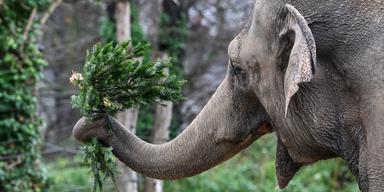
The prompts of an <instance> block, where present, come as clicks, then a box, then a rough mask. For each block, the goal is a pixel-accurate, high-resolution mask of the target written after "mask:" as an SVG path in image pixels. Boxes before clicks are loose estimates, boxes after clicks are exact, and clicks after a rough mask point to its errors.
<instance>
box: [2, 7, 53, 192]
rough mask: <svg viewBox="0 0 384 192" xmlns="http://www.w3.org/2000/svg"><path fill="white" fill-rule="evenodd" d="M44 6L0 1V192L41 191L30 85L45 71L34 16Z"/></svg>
mask: <svg viewBox="0 0 384 192" xmlns="http://www.w3.org/2000/svg"><path fill="white" fill-rule="evenodd" d="M49 4H50V0H28V1H19V0H6V1H5V2H3V1H0V42H1V44H0V77H1V78H0V101H1V102H0V158H1V159H0V191H15V192H21V191H23V192H28V191H42V190H43V189H44V188H45V184H46V175H45V172H44V170H43V168H42V166H41V161H40V158H41V157H40V146H41V139H40V135H39V126H40V125H41V123H42V122H41V120H40V119H39V118H38V116H37V111H36V95H35V85H36V81H37V80H38V79H39V78H40V77H41V70H42V67H43V66H45V65H46V62H45V61H44V60H43V58H42V55H41V54H40V52H39V49H38V45H37V43H36V41H37V40H36V39H37V37H38V35H39V34H40V22H39V21H38V19H37V12H39V11H41V10H43V9H45V8H46V7H47V5H49Z"/></svg>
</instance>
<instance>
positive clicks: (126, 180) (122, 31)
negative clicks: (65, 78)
mask: <svg viewBox="0 0 384 192" xmlns="http://www.w3.org/2000/svg"><path fill="white" fill-rule="evenodd" d="M115 18H116V36H117V41H118V42H119V43H122V42H124V41H128V40H131V10H130V4H129V1H128V0H118V1H117V2H116V13H115ZM117 118H118V119H119V120H120V121H121V122H122V123H123V124H124V125H125V126H126V127H127V128H128V129H129V130H130V131H131V132H132V133H135V131H136V123H137V118H138V109H130V110H127V111H125V112H122V113H120V114H118V115H117ZM118 166H119V169H120V172H121V174H120V175H119V177H118V178H117V185H118V189H119V192H137V191H138V186H137V174H136V173H135V172H134V171H132V170H131V169H130V168H128V167H127V166H126V165H124V164H123V163H122V162H120V161H119V162H118Z"/></svg>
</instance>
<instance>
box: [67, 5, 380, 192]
mask: <svg viewBox="0 0 384 192" xmlns="http://www.w3.org/2000/svg"><path fill="white" fill-rule="evenodd" d="M228 54H229V64H228V70H227V74H226V77H225V79H224V81H223V82H222V83H221V85H220V86H219V88H218V89H217V90H216V92H215V93H214V95H213V96H212V98H211V99H210V101H209V102H208V103H207V104H206V106H205V107H204V109H203V110H202V111H201V112H200V114H199V115H198V116H197V117H196V119H195V120H194V121H193V122H192V123H191V124H190V125H189V126H188V127H187V128H186V129H185V130H184V131H183V132H182V133H181V134H180V135H179V136H178V137H176V138H175V139H174V140H172V141H170V142H168V143H165V144H161V145H153V144H149V143H146V142H144V141H142V140H140V139H139V138H138V137H136V136H135V135H133V134H132V133H130V132H129V131H127V129H126V128H125V127H124V126H123V125H121V124H120V123H119V122H118V121H117V120H115V119H113V118H111V117H108V118H110V119H111V120H112V124H113V126H112V132H111V133H108V132H107V131H106V129H105V128H104V127H105V126H106V120H105V119H106V118H101V119H99V120H96V121H89V120H87V119H85V118H82V119H80V120H79V122H78V123H77V124H76V125H75V128H74V131H73V132H74V136H75V137H76V139H78V140H80V141H83V142H85V141H88V140H89V139H90V138H91V137H97V138H98V139H99V140H100V141H101V142H102V143H104V144H105V145H107V146H112V147H113V152H114V153H115V155H116V156H117V157H118V158H119V159H120V160H121V161H123V162H124V163H125V164H126V165H127V166H129V167H131V168H132V169H134V170H135V171H137V172H139V173H142V174H143V175H145V176H148V177H153V178H159V179H178V178H183V177H188V176H192V175H195V174H198V173H201V172H203V171H205V170H207V169H209V168H211V167H213V166H215V165H217V164H219V163H221V162H223V161H225V160H227V159H228V158H230V157H232V156H233V155H235V154H236V153H238V152H239V151H241V150H242V149H244V148H245V147H247V146H248V145H250V144H251V143H252V142H253V141H255V140H256V139H257V138H259V137H261V136H263V135H264V134H267V133H270V132H275V133H276V137H277V140H278V142H277V143H278V144H277V150H276V158H277V159H276V175H277V180H278V183H279V186H280V187H281V188H284V187H285V186H287V184H288V182H289V181H290V180H291V179H292V177H293V176H294V175H295V173H296V172H297V171H298V170H299V169H300V168H301V167H302V166H303V165H308V164H312V163H315V162H316V161H319V160H323V159H330V158H335V157H341V158H342V159H344V160H345V161H346V162H347V164H348V166H349V169H350V170H351V172H352V173H353V174H354V175H355V176H356V178H357V182H358V184H359V188H360V190H362V191H372V192H376V191H384V1H381V0H364V1H363V0H338V1H332V0H256V2H255V4H254V9H253V13H252V15H251V18H250V19H249V21H248V22H247V24H246V25H245V27H244V28H243V29H242V31H241V32H240V33H239V34H238V35H237V36H236V37H235V38H234V40H233V41H232V42H231V43H230V45H229V48H228Z"/></svg>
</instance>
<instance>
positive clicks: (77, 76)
mask: <svg viewBox="0 0 384 192" xmlns="http://www.w3.org/2000/svg"><path fill="white" fill-rule="evenodd" d="M83 80H84V78H83V75H82V74H81V73H77V72H72V76H71V77H70V78H69V81H70V82H71V83H72V84H73V85H75V86H79V85H80V83H81V82H82V81H83Z"/></svg>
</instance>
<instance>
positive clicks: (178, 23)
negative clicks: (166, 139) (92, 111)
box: [0, 0, 358, 192]
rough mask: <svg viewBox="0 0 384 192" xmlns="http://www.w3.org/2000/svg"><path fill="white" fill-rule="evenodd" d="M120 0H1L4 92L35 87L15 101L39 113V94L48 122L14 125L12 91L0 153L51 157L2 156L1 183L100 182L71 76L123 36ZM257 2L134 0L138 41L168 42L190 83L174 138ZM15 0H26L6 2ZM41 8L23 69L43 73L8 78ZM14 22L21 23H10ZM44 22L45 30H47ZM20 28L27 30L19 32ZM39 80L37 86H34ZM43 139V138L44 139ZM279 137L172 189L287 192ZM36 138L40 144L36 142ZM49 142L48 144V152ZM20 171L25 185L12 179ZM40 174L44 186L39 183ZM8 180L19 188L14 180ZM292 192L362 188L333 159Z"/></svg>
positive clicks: (76, 185) (216, 77)
mask: <svg viewBox="0 0 384 192" xmlns="http://www.w3.org/2000/svg"><path fill="white" fill-rule="evenodd" d="M114 2H115V1H114V0H105V1H104V0H103V1H94V0H62V1H61V0H52V1H49V0H27V1H16V0H0V16H1V17H0V18H1V20H0V22H1V25H0V29H1V30H0V40H1V42H4V43H3V44H2V45H0V56H1V57H0V62H1V64H0V73H1V76H0V86H3V85H4V86H8V88H7V89H5V88H6V87H0V88H1V92H0V93H2V94H3V95H0V98H1V99H4V98H3V97H4V95H5V94H4V93H11V92H12V95H13V94H20V95H23V96H26V95H28V98H27V100H25V102H24V100H23V99H21V100H20V99H19V100H20V101H19V100H18V101H14V102H13V103H18V104H19V105H20V106H24V104H25V106H27V107H26V108H25V109H27V111H26V112H25V113H26V114H28V115H30V116H31V117H32V116H33V118H35V116H34V115H33V114H36V113H34V111H35V110H36V105H35V103H34V102H35V101H36V100H37V109H38V115H36V117H37V116H38V117H39V118H41V119H42V120H43V121H42V125H41V121H34V122H33V123H31V124H27V123H24V124H22V125H20V127H19V128H20V129H21V128H22V130H23V131H20V132H17V131H14V128H15V125H18V124H12V121H18V119H17V116H11V115H10V114H11V113H4V111H3V110H4V109H9V108H10V106H12V105H9V106H6V105H5V104H6V103H5V102H3V101H5V100H2V101H1V103H0V128H1V129H0V138H1V140H0V143H1V144H0V156H1V157H4V156H6V155H9V154H19V153H23V154H26V155H25V156H27V157H28V156H29V154H31V155H30V156H29V157H30V158H27V159H28V162H40V161H39V160H37V161H35V159H40V158H39V156H40V154H42V156H43V160H42V164H44V166H42V167H41V166H40V165H41V163H37V164H34V163H24V164H25V165H30V166H32V168H31V167H29V168H28V166H27V168H25V169H24V168H22V169H19V170H21V171H15V170H18V169H13V170H12V171H9V169H6V168H4V166H5V165H6V163H7V161H6V160H4V159H1V160H0V184H1V185H0V191H1V192H2V191H16V192H18V191H28V190H26V188H30V190H29V191H52V192H61V191H63V192H66V191H68V192H80V191H84V192H85V191H91V190H92V182H93V180H92V176H91V173H90V172H89V169H88V168H86V167H83V164H84V162H83V154H81V152H80V151H79V144H78V143H77V142H75V141H74V139H73V138H72V137H71V131H72V127H73V125H74V124H75V122H76V121H77V120H78V119H79V118H80V114H79V112H78V111H76V110H73V109H72V108H71V105H70V96H71V95H73V94H75V93H76V92H77V90H74V89H73V87H72V86H71V85H70V83H69V81H68V78H69V77H70V75H71V73H72V70H77V71H79V69H81V68H82V66H83V64H84V58H85V50H87V49H89V48H90V47H92V45H93V44H95V43H97V42H109V41H114V40H115V33H116V28H115V23H114V22H115V18H114V10H113V7H114V5H113V3H114ZM252 3H253V0H226V1H221V0H200V1H196V0H183V1H174V0H162V1H160V0H156V1H155V0H153V1H148V0H132V1H131V20H132V21H131V31H132V40H133V44H136V43H138V42H147V43H151V44H152V51H148V52H147V53H146V54H145V57H144V61H149V60H151V59H152V58H153V55H156V51H153V50H161V51H165V52H167V53H168V55H169V56H171V57H172V58H173V59H174V61H175V63H176V65H175V66H176V67H174V68H172V69H171V70H173V71H175V72H176V73H178V74H179V75H180V76H182V77H183V78H185V79H186V80H187V82H188V83H187V85H186V86H185V87H184V96H185V97H186V100H185V101H183V102H181V103H176V104H175V107H174V109H173V118H172V124H171V127H170V130H171V131H170V137H171V138H174V137H175V136H176V135H177V134H178V133H180V132H181V131H182V130H183V128H185V127H186V125H188V124H189V123H190V122H191V120H192V119H193V118H194V117H195V116H196V115H197V114H198V113H199V111H200V110H201V109H202V107H203V106H204V104H205V103H206V102H207V101H208V99H209V98H210V96H211V95H212V93H213V92H214V90H215V89H216V87H217V86H218V85H219V83H220V82H221V80H222V79H223V78H224V75H225V72H226V66H227V46H228V43H229V42H230V41H231V39H232V38H233V37H234V36H235V35H236V34H237V33H238V31H239V30H240V29H241V27H242V25H243V23H244V22H245V21H246V20H247V18H248V16H249V13H250V10H251V8H252ZM54 4H56V5H57V7H54V8H55V9H54V10H52V13H51V12H50V11H49V10H50V8H51V7H52V5H54ZM5 5H11V6H12V7H13V6H18V8H12V9H8V10H5ZM19 5H20V6H19ZM159 6H160V7H159ZM36 7H37V8H38V9H37V16H36V20H33V21H34V25H33V26H32V27H31V31H30V32H29V33H28V39H29V41H28V42H30V43H28V44H26V45H25V46H24V47H23V49H24V50H27V54H29V53H31V55H30V56H29V55H27V56H28V57H30V58H31V61H32V64H31V65H28V66H29V67H28V68H25V69H28V70H24V71H23V72H25V73H24V75H27V76H28V77H32V79H33V81H28V82H25V80H26V79H29V78H23V76H22V75H20V74H19V73H20V71H17V70H18V69H17V68H16V70H15V71H13V72H15V73H17V74H18V75H13V74H8V75H7V77H9V79H11V80H10V81H8V80H7V78H4V77H6V76H4V75H5V73H9V71H7V70H8V69H9V68H11V67H10V64H13V63H15V64H16V65H17V64H18V63H19V62H20V61H19V60H15V62H9V61H6V62H5V59H7V58H8V59H9V58H14V55H15V53H17V52H12V50H17V51H19V50H20V49H19V48H20V47H21V45H22V44H23V42H24V40H25V39H23V36H24V34H23V32H24V29H25V27H26V25H27V22H28V20H29V17H30V16H31V13H32V11H33V9H34V8H36ZM161 9H164V10H167V12H165V11H161ZM158 10H160V11H158ZM46 13H48V15H49V19H48V20H47V22H46V24H45V25H42V26H39V23H41V22H40V20H39V19H37V18H42V17H44V16H45V15H46ZM9 15H10V16H9ZM5 22H9V23H13V24H10V25H8V24H7V25H5ZM35 29H36V30H35ZM39 29H42V31H41V32H39ZM15 31H16V32H17V33H16V34H17V35H14V34H11V33H13V32H15ZM39 34H40V35H39ZM10 50H11V51H10ZM38 50H40V51H42V55H43V57H44V59H45V61H46V62H45V61H44V60H42V58H41V56H40V55H41V54H40V53H39V51H38ZM5 52H11V53H12V54H11V57H4V54H5ZM45 63H48V65H46V64H45ZM43 65H46V66H45V68H44V69H43V74H44V77H43V79H42V80H41V81H40V82H36V83H37V85H36V86H29V85H34V83H35V80H36V79H38V78H39V77H40V76H41V75H40V73H39V72H40V69H41V67H42V66H43ZM4 69H6V70H4ZM29 72H30V74H29V75H28V73H29ZM19 77H20V78H19ZM13 78H19V79H20V82H19V83H20V86H14V85H18V84H12V83H14V82H13V81H14V80H13ZM27 85H28V86H29V87H28V86H27ZM12 86H14V87H12ZM15 88H19V92H13V91H12V90H13V89H15ZM35 88H36V93H35V92H33V91H34V90H35ZM3 90H7V91H3ZM23 90H25V91H23ZM9 95H10V94H9ZM7 96H8V94H7ZM35 96H36V99H34V97H35ZM11 97H14V96H10V98H11ZM15 98H16V97H15ZM18 98H19V97H18ZM21 98H26V97H21ZM11 99H12V98H11ZM12 101H13V100H12ZM4 106H5V107H4ZM23 113H24V112H23ZM154 113H155V107H152V106H149V107H142V108H141V109H140V114H139V121H138V125H137V135H138V136H139V137H141V138H143V139H144V140H147V141H150V140H151V134H152V127H153V124H154ZM38 127H40V129H39V130H38ZM23 132H27V133H28V134H30V135H29V136H31V138H32V139H26V140H24V139H23V138H22V139H21V141H22V142H20V143H17V145H19V146H20V147H19V148H17V150H16V148H13V147H12V146H14V145H8V144H5V143H6V142H8V141H7V140H6V139H3V138H5V137H7V138H10V137H14V138H21V137H19V136H17V135H15V134H20V133H23ZM40 138H42V140H43V142H40V141H41V139H40ZM24 141H25V142H26V143H24ZM275 142H276V141H275V136H274V135H273V134H271V135H269V136H266V137H263V138H262V139H260V140H258V141H257V142H255V143H254V144H253V145H251V146H250V147H249V148H248V149H247V150H244V151H242V152H241V153H239V154H238V155H237V156H235V157H234V158H232V159H230V160H229V161H227V162H225V163H223V164H221V165H219V166H217V167H216V168H214V169H212V170H209V171H207V172H205V173H203V174H200V175H198V176H195V177H191V178H187V179H183V180H178V181H166V182H165V184H164V191H166V192H168V191H169V192H179V191H187V192H201V191H208V192H226V191H228V192H229V191H231V192H232V191H235V192H236V191H239V192H247V191H261V192H264V191H265V192H270V191H281V190H279V189H278V187H277V184H276V179H275V170H274V160H275V146H276V143H275ZM31 143H33V144H34V145H29V144H31ZM15 146H16V145H15ZM39 146H42V147H41V148H42V150H41V153H40V150H39ZM36 147H38V148H36ZM12 150H13V151H12ZM44 170H45V171H44ZM11 177H12V181H13V182H14V183H17V185H12V183H10V182H8V181H9V180H10V178H11ZM32 178H35V179H32ZM30 181H33V182H32V183H36V185H34V187H31V186H30V185H31V184H30V183H31V182H30ZM138 182H139V191H144V189H143V186H144V179H143V177H141V176H140V177H139V181H138ZM4 183H6V184H7V185H8V186H11V187H15V188H13V189H12V190H9V189H10V188H6V189H5V188H4V186H5V185H4ZM24 189H25V190H24ZM104 189H105V191H115V190H114V188H113V185H112V183H107V184H106V186H105V188H104ZM282 191H287V192H295V191H311V192H312V191H313V192H328V191H332V192H336V191H341V192H347V191H358V188H357V185H356V182H355V180H354V177H353V176H352V175H351V174H350V172H349V171H348V169H347V168H346V166H345V164H344V162H343V161H342V160H340V159H333V160H328V161H322V162H318V163H316V164H315V165H311V166H307V167H304V168H303V169H302V170H301V171H300V172H299V173H298V174H297V175H296V176H295V177H294V179H293V180H292V182H291V183H290V185H289V186H288V187H287V189H285V190H282Z"/></svg>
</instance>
